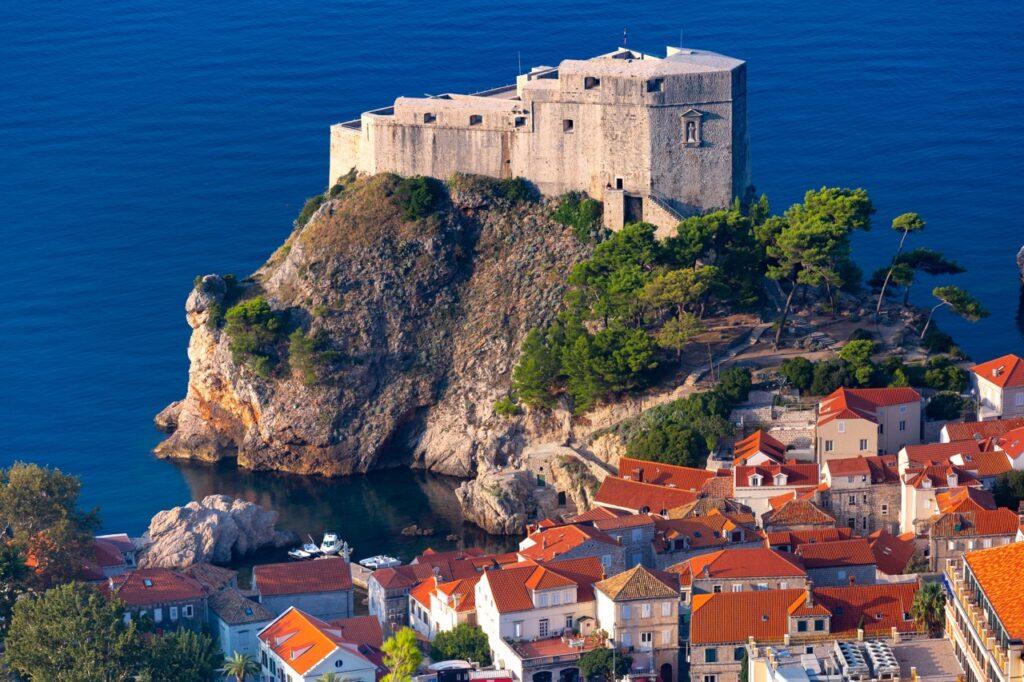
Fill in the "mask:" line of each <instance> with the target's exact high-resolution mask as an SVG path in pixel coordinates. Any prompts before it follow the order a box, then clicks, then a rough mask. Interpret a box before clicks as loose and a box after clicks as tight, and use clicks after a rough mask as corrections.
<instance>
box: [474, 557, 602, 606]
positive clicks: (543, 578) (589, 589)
mask: <svg viewBox="0 0 1024 682" xmlns="http://www.w3.org/2000/svg"><path fill="white" fill-rule="evenodd" d="M603 577H604V570H603V569H602V567H601V561H600V559H598V558H597V557H588V558H585V559H567V560H565V561H552V562H548V563H545V564H539V563H534V562H526V563H521V564H513V565H511V566H506V567H504V568H502V569H500V570H491V571H486V572H485V573H484V574H483V576H482V578H481V579H482V580H483V581H485V583H486V585H487V587H488V588H489V589H490V591H491V595H492V597H493V598H494V605H495V607H496V608H497V609H498V612H499V613H512V612H516V611H529V610H530V609H532V608H533V598H532V597H531V595H530V590H546V589H554V588H558V587H568V586H570V585H572V584H573V583H575V584H576V601H577V602H587V601H591V600H593V599H594V588H593V585H594V583H595V582H597V581H598V580H601V579H602V578H603Z"/></svg>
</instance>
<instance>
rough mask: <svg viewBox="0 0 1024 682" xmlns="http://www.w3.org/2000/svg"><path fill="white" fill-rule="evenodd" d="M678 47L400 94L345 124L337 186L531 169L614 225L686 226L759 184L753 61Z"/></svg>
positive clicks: (334, 138)
mask: <svg viewBox="0 0 1024 682" xmlns="http://www.w3.org/2000/svg"><path fill="white" fill-rule="evenodd" d="M666 52H667V54H666V56H665V57H664V58H659V57H654V56H651V55H648V54H643V53H641V52H638V51H636V50H633V49H627V48H620V49H618V50H615V51H614V52H611V53H608V54H604V55H599V56H597V57H594V58H591V59H584V60H576V59H567V60H564V61H563V62H562V63H561V64H560V65H559V66H558V67H536V68H534V69H532V70H531V71H530V72H529V73H526V74H522V75H520V76H518V77H517V78H516V83H515V85H508V86H504V87H500V88H495V89H492V90H487V91H484V92H478V93H475V94H471V95H462V94H452V93H449V94H442V95H436V96H426V97H399V98H398V99H397V100H395V103H394V105H393V106H390V107H386V108H383V109H377V110H374V111H368V112H366V113H364V114H363V115H362V116H361V117H360V118H359V119H358V120H354V121H347V122H345V123H338V124H335V125H333V126H331V160H330V184H334V183H335V182H337V180H338V178H340V177H341V176H343V175H345V174H346V173H348V172H349V171H351V170H353V169H355V170H356V171H357V172H359V173H367V174H372V173H380V172H387V171H390V172H393V173H398V174H400V175H426V176H431V177H435V178H438V179H441V180H445V179H447V178H448V177H449V176H450V175H451V174H452V173H454V172H463V173H475V174H480V175H488V176H492V177H496V178H512V177H523V178H525V179H526V180H528V181H530V182H532V183H533V184H534V185H536V187H537V188H538V189H539V190H540V191H541V192H542V193H543V194H545V195H548V196H555V195H559V194H562V193H564V192H568V191H571V190H576V191H583V192H586V193H587V194H588V195H590V196H591V197H593V198H595V199H598V200H600V201H603V202H604V216H605V217H604V222H605V225H606V226H607V227H608V228H610V229H613V230H615V229H619V228H621V227H622V225H623V224H625V223H628V222H633V221H637V220H645V221H647V222H650V223H653V224H654V225H656V226H658V233H659V235H667V234H669V233H674V228H675V226H676V224H677V223H678V222H679V220H680V219H681V218H682V217H685V216H687V215H692V214H694V213H699V212H702V211H706V210H710V209H715V208H722V207H726V206H728V205H730V204H731V203H732V201H733V199H735V198H736V197H742V196H743V195H744V193H745V192H747V190H748V188H749V187H750V156H749V145H748V139H747V87H746V63H745V62H743V61H740V60H738V59H733V58H731V57H726V56H723V55H720V54H715V53H713V52H706V51H703V50H691V49H682V48H672V47H669V48H667V51H666Z"/></svg>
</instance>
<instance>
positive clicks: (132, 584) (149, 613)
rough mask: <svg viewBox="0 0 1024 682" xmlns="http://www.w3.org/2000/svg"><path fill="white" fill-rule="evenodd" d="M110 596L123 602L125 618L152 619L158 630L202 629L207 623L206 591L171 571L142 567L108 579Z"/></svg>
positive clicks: (193, 580) (197, 583) (195, 581)
mask: <svg viewBox="0 0 1024 682" xmlns="http://www.w3.org/2000/svg"><path fill="white" fill-rule="evenodd" d="M105 588H106V591H107V594H108V595H109V596H110V597H112V598H115V599H118V600H120V601H121V603H123V604H124V607H125V618H127V619H132V618H149V619H151V620H152V621H153V623H154V624H155V625H156V627H157V628H158V629H161V630H166V629H172V628H189V629H192V630H198V629H201V628H202V627H204V626H205V625H206V622H207V595H208V593H207V590H206V588H205V587H204V586H203V585H202V584H201V583H200V582H199V581H197V580H195V579H194V578H191V577H189V576H187V575H182V574H181V573H178V572H177V571H173V570H171V569H169V568H140V569H137V570H135V571H130V572H128V573H125V574H123V575H120V576H117V577H113V578H109V579H108V581H107V583H106V585H105Z"/></svg>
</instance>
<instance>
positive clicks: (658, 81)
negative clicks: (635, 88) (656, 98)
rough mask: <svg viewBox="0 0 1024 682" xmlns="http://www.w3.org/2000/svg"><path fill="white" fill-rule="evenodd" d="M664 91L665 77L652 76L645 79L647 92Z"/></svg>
mask: <svg viewBox="0 0 1024 682" xmlns="http://www.w3.org/2000/svg"><path fill="white" fill-rule="evenodd" d="M664 91H665V79H664V78H652V79H651V80H649V81H647V92H664Z"/></svg>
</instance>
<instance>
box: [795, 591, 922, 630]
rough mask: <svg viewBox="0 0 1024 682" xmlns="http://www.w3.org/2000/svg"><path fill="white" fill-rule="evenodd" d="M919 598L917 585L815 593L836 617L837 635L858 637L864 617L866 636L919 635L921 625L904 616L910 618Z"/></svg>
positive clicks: (833, 627)
mask: <svg viewBox="0 0 1024 682" xmlns="http://www.w3.org/2000/svg"><path fill="white" fill-rule="evenodd" d="M915 594H917V583H916V582H911V583H890V584H879V585H851V586H848V587H821V588H818V589H816V590H814V596H815V598H816V599H817V600H818V601H820V602H821V604H822V606H824V607H825V608H827V609H828V610H829V612H831V613H832V626H831V633H832V634H833V635H835V634H847V635H850V634H853V633H855V632H856V631H857V626H858V625H859V624H860V620H861V616H863V617H864V633H865V635H871V634H881V635H888V634H889V632H890V630H891V628H893V627H895V628H896V631H897V632H916V631H918V629H919V628H918V625H917V622H916V621H915V620H914V619H913V618H904V615H906V616H909V615H910V608H911V606H912V605H913V603H914V595H915Z"/></svg>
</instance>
